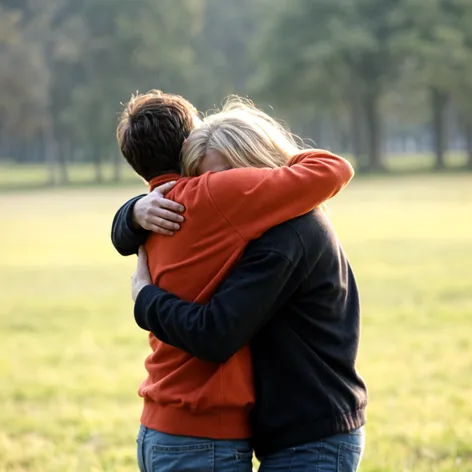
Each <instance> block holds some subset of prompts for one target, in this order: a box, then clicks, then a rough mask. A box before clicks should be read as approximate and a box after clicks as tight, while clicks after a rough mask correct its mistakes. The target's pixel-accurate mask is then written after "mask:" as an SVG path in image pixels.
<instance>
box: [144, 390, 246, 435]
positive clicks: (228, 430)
mask: <svg viewBox="0 0 472 472" xmlns="http://www.w3.org/2000/svg"><path fill="white" fill-rule="evenodd" d="M141 424H142V425H143V426H145V427H147V428H149V429H154V430H156V431H160V432H162V433H166V434H175V435H177V436H191V437H196V438H209V439H248V438H249V437H250V436H251V430H250V426H249V412H247V411H244V410H239V409H235V410H227V409H225V410H222V411H217V412H205V413H203V412H192V411H190V410H188V409H185V408H175V407H172V406H163V405H159V404H158V403H156V402H153V401H151V400H147V399H145V400H144V408H143V412H142V415H141Z"/></svg>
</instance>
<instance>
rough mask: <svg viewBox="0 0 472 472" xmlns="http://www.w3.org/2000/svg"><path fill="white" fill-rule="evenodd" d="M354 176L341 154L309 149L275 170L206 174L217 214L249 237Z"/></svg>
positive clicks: (319, 200) (308, 206)
mask: <svg viewBox="0 0 472 472" xmlns="http://www.w3.org/2000/svg"><path fill="white" fill-rule="evenodd" d="M353 175H354V170H353V168H352V166H351V164H349V162H348V161H346V160H345V159H343V158H342V157H339V156H336V155H335V154H332V153H330V152H328V151H324V150H311V151H306V152H303V153H300V154H298V155H296V156H295V157H294V158H293V159H292V160H291V161H290V163H289V165H288V166H283V167H279V168H276V169H268V168H262V169H261V168H240V169H232V170H229V171H225V172H217V173H214V174H210V175H209V178H208V191H209V194H210V197H211V199H212V200H213V203H214V205H215V206H216V207H217V209H218V210H219V212H220V213H221V214H222V216H223V217H224V218H225V219H226V220H227V221H228V222H229V224H231V225H232V226H233V227H234V229H235V230H236V231H238V233H239V234H240V235H241V237H242V238H243V239H245V240H247V241H248V240H251V239H255V238H258V237H260V236H261V235H262V234H263V233H264V232H265V231H267V230H268V229H269V228H271V227H273V226H276V225H278V224H280V223H283V222H284V221H288V220H290V219H292V218H295V217H297V216H300V215H303V214H305V213H307V212H309V211H310V210H312V209H313V208H316V207H318V206H319V205H321V204H322V203H323V202H325V201H326V200H328V199H330V198H332V197H334V196H335V195H336V194H337V193H339V192H340V191H341V190H342V189H343V188H344V187H345V186H346V185H347V184H348V183H349V181H350V180H351V179H352V177H353Z"/></svg>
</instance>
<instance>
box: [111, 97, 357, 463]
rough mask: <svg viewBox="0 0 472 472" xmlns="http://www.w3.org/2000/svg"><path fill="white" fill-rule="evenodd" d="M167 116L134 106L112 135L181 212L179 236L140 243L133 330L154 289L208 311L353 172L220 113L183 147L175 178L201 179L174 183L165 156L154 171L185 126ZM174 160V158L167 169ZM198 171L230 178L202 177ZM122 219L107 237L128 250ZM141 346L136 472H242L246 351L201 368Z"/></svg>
mask: <svg viewBox="0 0 472 472" xmlns="http://www.w3.org/2000/svg"><path fill="white" fill-rule="evenodd" d="M173 105H174V104H172V106H169V104H168V103H167V102H166V100H165V97H164V98H162V97H159V100H156V97H155V96H149V97H146V96H142V97H140V101H139V103H138V104H136V102H133V103H131V104H129V105H128V108H127V110H125V114H124V117H123V120H124V124H123V120H122V122H121V123H120V125H119V129H120V133H119V134H118V136H119V141H120V147H121V149H122V151H123V154H124V155H125V157H126V158H127V160H128V162H130V164H131V165H132V166H133V167H134V168H135V169H136V170H137V171H138V169H139V170H142V169H144V170H145V171H146V172H145V173H146V176H147V180H148V181H149V183H150V188H151V189H154V188H156V187H158V186H160V185H162V184H166V183H169V182H172V181H174V180H176V181H177V183H176V184H175V186H174V187H173V188H172V189H171V190H170V192H169V196H170V198H171V199H172V200H175V201H177V202H180V203H181V204H182V205H184V207H185V209H186V211H185V225H184V226H183V228H182V230H181V231H178V232H177V233H176V234H175V235H174V236H173V237H172V238H165V237H163V236H162V235H159V234H150V235H149V237H148V238H147V241H146V244H145V248H146V252H147V254H148V259H149V260H148V264H147V265H145V266H144V267H145V268H146V270H147V267H149V273H148V274H147V277H146V276H143V271H141V272H140V273H139V274H137V276H135V277H134V284H133V298H134V299H135V301H136V305H135V314H136V317H137V320H138V319H140V318H139V314H140V313H141V312H142V311H146V310H149V309H151V310H152V304H153V289H155V288H157V287H156V286H159V287H160V288H162V289H165V290H168V291H169V292H172V293H175V294H176V295H178V296H180V297H182V298H183V299H185V300H189V301H195V302H198V303H205V302H207V301H208V300H209V299H210V297H211V295H212V294H213V293H214V291H215V290H216V288H217V287H218V285H219V284H220V283H221V282H222V281H223V279H224V278H225V277H226V275H227V274H228V273H229V272H230V270H231V269H232V268H233V267H234V266H235V264H236V262H237V261H238V260H239V258H240V257H241V255H242V252H243V251H244V248H245V247H246V245H247V244H248V242H249V241H251V240H253V239H256V238H259V237H260V236H261V235H262V234H263V233H264V232H265V231H267V230H268V229H269V228H271V227H272V226H275V225H278V224H280V223H282V222H284V221H286V220H289V219H291V218H294V217H296V216H299V215H302V214H304V213H306V212H308V211H309V210H311V209H313V208H315V207H317V206H319V205H320V204H322V203H323V202H324V201H325V200H327V199H328V198H330V197H332V196H333V195H335V194H336V193H338V192H339V191H340V190H341V189H342V188H343V187H344V186H345V185H346V184H347V183H348V181H349V180H350V179H351V177H352V168H351V166H350V165H349V164H348V163H347V162H346V161H345V160H343V159H342V158H340V157H338V156H335V155H333V154H331V153H328V152H327V151H321V150H309V151H305V152H298V153H297V151H298V149H297V147H296V145H295V143H294V141H293V140H292V139H291V138H290V135H289V134H287V133H286V132H285V131H283V129H282V128H281V127H279V125H277V124H276V123H275V122H274V121H273V120H271V119H270V118H269V117H267V116H266V115H264V114H263V113H262V112H260V111H258V110H256V109H255V108H253V107H251V106H248V105H245V104H237V105H233V104H231V103H230V104H228V106H227V108H225V109H224V110H223V111H222V112H221V113H220V114H216V115H214V116H211V117H208V118H207V119H206V120H205V122H204V123H203V125H202V128H201V130H202V133H200V134H199V133H198V131H199V130H200V129H199V130H196V131H195V132H194V133H193V134H191V135H190V136H189V137H188V139H187V142H186V143H185V146H184V152H183V156H184V157H183V158H184V161H185V169H186V170H187V172H188V173H189V174H201V173H202V172H203V174H202V175H200V176H198V177H189V178H179V176H178V175H177V174H176V173H175V172H174V173H172V172H169V167H168V165H169V160H168V159H167V158H168V155H167V154H166V162H165V165H166V167H163V166H161V167H159V160H158V156H160V155H163V154H165V153H164V152H163V149H172V148H175V146H173V144H169V141H170V140H172V136H173V133H172V132H173V131H175V129H176V123H188V122H189V120H188V119H187V118H188V117H186V116H184V117H182V116H180V115H179V114H181V113H182V110H183V109H184V108H185V107H180V106H179V107H175V106H173ZM163 108H165V110H163ZM173 114H175V115H179V116H173ZM184 114H185V113H184ZM169 117H171V119H169ZM166 120H168V121H166ZM166 126H167V128H166ZM157 137H159V138H160V139H161V143H160V146H157V142H158V140H157ZM150 144H151V145H152V146H151V147H152V149H150ZM294 154H295V155H294ZM150 156H154V160H153V161H150V159H151V158H150ZM292 156H293V157H292ZM178 159H179V157H178V156H175V168H177V167H179V165H180V162H179V161H178ZM289 159H290V161H289V162H288V160H289ZM212 160H213V161H214V162H213V164H214V165H211V161H212ZM284 163H287V165H285V166H284V165H283V164H284ZM205 166H207V167H212V168H213V169H214V170H215V169H216V170H223V169H227V168H230V169H231V170H228V171H225V172H205V171H206V170H208V169H207V167H205ZM247 166H252V167H247ZM254 166H256V167H254ZM233 167H237V168H233ZM150 169H152V172H153V173H154V176H150V174H151V173H152V172H151V170H150ZM141 175H142V176H143V177H145V178H146V176H145V175H144V172H142V173H141ZM132 217H133V210H132V206H131V204H128V206H126V205H125V207H124V209H122V212H121V214H120V213H119V214H118V215H117V217H116V218H115V224H114V230H115V233H117V232H119V231H120V228H121V233H122V234H121V236H123V235H124V236H125V238H123V237H122V240H123V239H127V241H128V243H129V242H131V239H133V238H132V232H133V231H132V228H131V227H130V224H129V221H130V220H132ZM120 221H121V222H120ZM134 236H135V239H134V240H133V243H136V242H138V243H139V242H140V241H141V240H142V234H141V233H136V232H135V233H134ZM116 238H117V235H116V234H115V239H116ZM140 238H141V239H140ZM126 244H127V243H126V241H124V243H122V244H121V246H120V249H121V250H122V252H125V251H128V252H131V251H133V250H136V247H135V246H133V247H131V244H130V245H129V246H128V249H126V250H125V251H124V250H123V247H124V246H125V245H126ZM141 257H144V256H143V255H142V256H141ZM153 284H154V285H153ZM149 338H150V345H151V348H152V353H151V354H150V355H149V356H148V358H147V360H146V369H147V371H148V377H147V379H146V380H145V381H144V382H143V383H142V385H141V387H140V390H139V393H140V395H141V396H142V397H143V398H144V410H143V414H142V417H141V429H140V434H139V437H138V457H139V461H140V466H141V470H147V471H148V472H149V471H151V470H159V471H167V470H173V471H179V470H182V471H183V470H186V471H188V470H195V471H197V470H205V467H206V468H208V467H210V466H209V464H213V466H212V467H214V468H210V469H209V470H217V471H226V470H245V471H249V470H251V450H250V448H249V443H248V439H249V437H250V434H251V430H250V423H249V412H250V410H251V409H252V407H253V405H254V388H253V387H254V386H253V374H252V363H251V356H250V352H249V348H248V346H247V345H246V346H241V347H240V349H238V350H237V352H235V353H233V354H232V355H231V356H230V357H228V356H226V355H223V356H222V357H221V358H220V359H218V360H217V362H215V359H212V360H213V362H207V361H208V360H210V359H209V358H208V359H206V358H205V357H206V356H198V357H197V356H193V355H191V354H189V353H188V352H186V350H182V349H179V348H178V347H175V346H171V345H169V344H167V343H163V342H161V341H160V340H159V339H158V338H157V337H156V336H154V335H153V334H150V335H149ZM156 464H158V466H157V465H156ZM153 467H155V468H153ZM235 467H236V469H235Z"/></svg>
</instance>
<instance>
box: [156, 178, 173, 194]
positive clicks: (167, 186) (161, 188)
mask: <svg viewBox="0 0 472 472" xmlns="http://www.w3.org/2000/svg"><path fill="white" fill-rule="evenodd" d="M176 183H177V182H176V181H175V180H173V181H172V182H167V183H165V184H162V185H159V187H156V188H155V189H154V190H153V192H156V193H161V194H162V195H165V194H166V193H167V192H169V191H170V190H172V189H173V188H174V186H175V184H176Z"/></svg>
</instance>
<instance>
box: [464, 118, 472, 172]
mask: <svg viewBox="0 0 472 472" xmlns="http://www.w3.org/2000/svg"><path fill="white" fill-rule="evenodd" d="M465 142H466V145H467V164H466V167H467V169H469V170H472V120H470V121H467V122H466V124H465Z"/></svg>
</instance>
